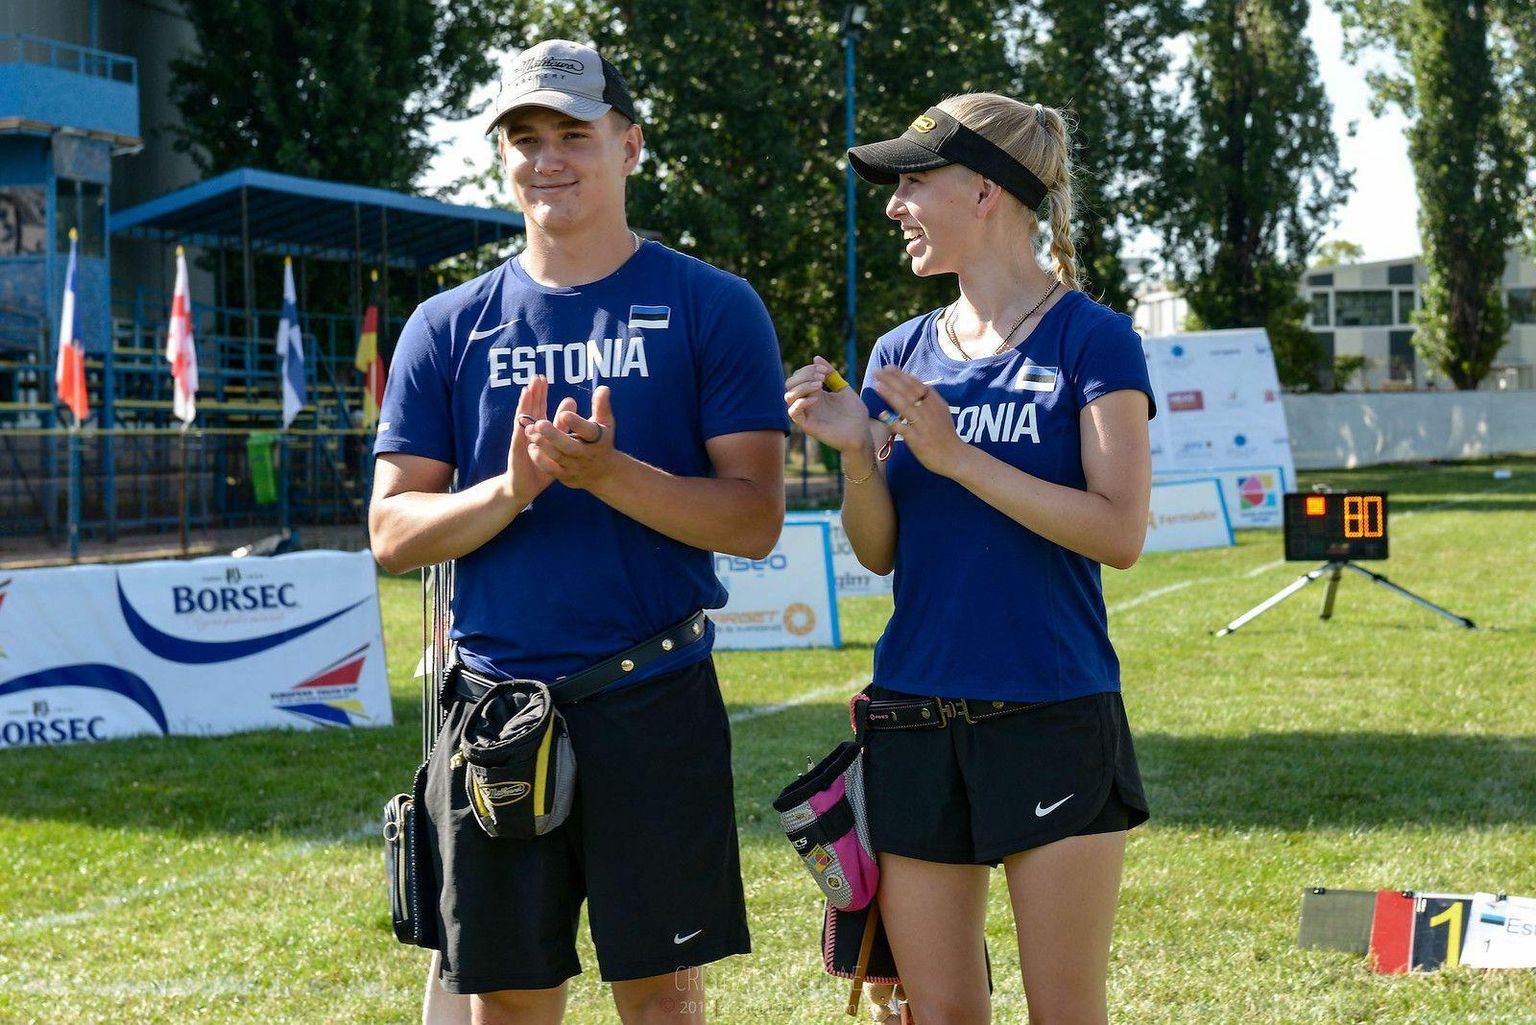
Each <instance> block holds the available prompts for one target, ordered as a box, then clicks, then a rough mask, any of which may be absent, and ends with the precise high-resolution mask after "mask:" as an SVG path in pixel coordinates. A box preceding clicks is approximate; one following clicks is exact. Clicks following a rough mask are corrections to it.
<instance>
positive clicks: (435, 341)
mask: <svg viewBox="0 0 1536 1025" xmlns="http://www.w3.org/2000/svg"><path fill="white" fill-rule="evenodd" d="M491 130H492V131H494V132H495V133H496V138H497V146H498V152H499V153H500V155H501V158H502V161H503V164H504V168H505V171H506V174H507V178H508V181H509V183H510V184H511V188H512V193H513V197H514V199H515V201H516V203H517V205H518V207H519V208H521V210H522V211H523V213H524V215H525V217H526V218H527V247H526V248H525V249H524V250H523V252H522V253H521V254H520V255H519V256H518V257H516V258H514V259H511V260H508V261H507V262H506V263H504V264H502V265H501V266H500V267H498V268H496V269H495V270H493V271H491V272H490V273H488V274H484V275H482V276H480V277H478V278H475V279H474V280H472V281H470V282H467V283H466V284H464V285H461V286H459V287H458V288H455V289H452V290H450V291H447V292H444V293H442V294H440V295H437V296H435V297H433V298H432V299H429V300H428V301H427V302H425V303H423V304H422V305H421V306H420V307H419V308H418V309H417V310H416V312H415V313H414V314H413V315H412V317H411V319H410V321H409V323H408V324H407V325H406V327H405V329H404V331H403V332H402V334H401V337H400V341H399V344H398V347H397V349H396V352H395V355H394V359H393V362H392V364H391V368H390V375H389V382H388V386H387V388H386V392H385V397H384V403H383V407H382V410H381V413H380V422H379V430H378V439H377V441H376V443H375V446H374V448H375V452H376V453H377V456H378V463H377V469H376V471H375V483H374V496H373V505H372V508H371V510H370V515H369V526H370V530H371V534H372V544H373V551H374V554H375V556H376V557H377V559H378V561H379V563H380V564H381V565H382V566H383V567H384V568H386V569H388V570H390V571H392V572H404V571H406V570H409V569H412V568H416V567H419V566H424V565H429V564H432V563H436V562H442V561H446V560H449V559H456V560H457V590H456V593H455V595H454V600H453V619H454V631H453V638H454V640H455V641H456V642H457V645H458V651H459V657H460V659H461V661H462V663H463V666H464V668H465V669H466V670H468V671H469V672H468V674H467V675H469V676H470V677H478V678H480V679H481V680H495V679H505V678H533V679H538V680H542V681H544V682H546V683H549V684H551V685H552V687H553V689H554V692H555V696H556V702H557V704H560V705H561V712H562V714H563V715H564V718H565V721H566V725H567V728H568V730H569V732H570V737H571V743H572V745H573V747H574V749H575V753H576V762H577V773H576V782H577V793H576V797H575V803H574V806H573V808H572V811H571V814H570V817H569V819H568V820H567V821H566V823H565V824H564V825H562V826H560V827H559V828H558V829H555V830H554V831H553V832H551V833H549V834H547V835H544V836H539V837H536V838H535V839H533V840H526V841H525V840H511V839H507V838H491V837H488V836H486V835H485V834H484V833H483V832H481V831H480V830H479V827H478V826H477V825H476V823H475V820H474V818H473V816H472V814H470V813H469V811H468V807H467V798H466V795H465V784H464V780H463V779H462V775H463V772H464V768H463V765H462V763H461V764H460V765H458V766H454V765H453V764H452V762H453V759H452V758H451V754H452V751H453V750H454V749H455V748H456V746H457V745H456V744H455V743H454V738H455V737H456V731H457V730H458V729H459V727H460V726H461V725H462V723H463V721H464V717H465V715H466V713H467V711H468V708H469V706H470V705H471V704H472V703H473V702H472V701H469V700H467V699H466V697H465V691H464V690H463V689H462V684H457V685H456V684H455V682H454V681H453V680H452V679H451V680H450V681H449V684H448V686H447V687H445V691H446V694H447V696H448V698H449V699H450V702H451V703H450V704H449V705H448V712H447V718H446V722H445V723H444V724H443V729H442V732H441V733H440V734H439V742H438V744H437V745H436V747H435V749H434V752H433V756H432V759H431V760H430V764H429V766H428V770H427V775H426V784H425V794H424V797H425V800H424V805H425V807H426V809H427V816H428V821H427V824H426V825H427V832H428V834H429V840H430V842H431V843H432V844H433V845H434V846H435V861H436V866H437V869H438V873H439V877H438V879H437V883H438V884H439V885H440V886H441V896H440V899H439V902H438V903H439V909H438V910H439V916H438V926H439V929H438V935H439V939H440V945H441V949H442V982H443V985H444V987H445V988H446V989H447V990H448V991H450V992H454V993H468V994H474V995H475V996H474V1001H475V1003H476V1005H477V1006H476V1008H475V1012H476V1015H477V1017H476V1019H475V1020H476V1021H477V1022H485V1023H488V1025H500V1023H505V1022H513V1021H515V1022H518V1023H519V1025H521V1023H526V1022H540V1023H542V1022H557V1021H559V1019H560V1017H561V1014H562V1012H563V1008H564V1003H565V989H566V980H567V979H569V978H570V977H571V976H572V975H575V974H578V973H579V972H580V971H581V967H580V964H579V962H578V961H577V958H576V951H575V937H576V923H577V918H578V915H579V911H580V907H581V903H582V901H583V899H584V898H586V899H589V900H590V904H589V909H588V913H589V917H590V921H591V926H592V935H593V940H594V942H595V944H596V947H597V953H598V961H599V964H600V967H601V969H602V976H603V978H604V979H605V980H607V981H610V982H612V983H613V984H614V986H613V992H614V1001H615V1004H616V1005H617V1007H618V1011H619V1015H620V1017H621V1018H622V1020H623V1021H624V1022H625V1025H637V1023H642V1022H651V1021H663V1020H665V1021H666V1022H668V1023H676V1022H686V1021H697V1022H702V1021H703V1020H704V1017H703V983H702V977H701V973H700V972H697V971H691V970H688V969H690V968H693V967H696V966H699V965H703V964H705V963H708V962H711V961H715V960H718V959H720V958H722V957H726V956H729V955H731V954H736V953H745V952H747V951H748V950H749V949H750V941H749V939H748V935H747V927H746V918H745V910H744V901H743V896H742V885H741V875H740V863H739V856H738V851H737V839H736V829H735V819H734V803H733V799H732V793H731V786H732V784H731V771H730V738H729V727H728V724H727V719H726V715H725V709H724V705H723V702H722V700H721V697H720V693H719V686H718V682H717V680H716V678H715V675H714V669H713V663H712V661H711V659H710V647H711V642H712V639H713V631H712V629H711V628H710V627H708V625H707V620H703V619H702V618H701V617H697V613H698V611H699V610H700V609H704V608H718V607H720V606H721V605H723V604H724V602H725V597H726V595H725V592H724V589H723V588H722V587H721V585H720V582H719V581H718V579H716V577H715V576H714V572H713V568H712V565H713V564H712V557H711V555H710V553H711V552H712V551H719V552H728V553H732V554H738V555H744V556H748V557H751V558H761V557H763V556H766V555H767V554H768V552H769V551H770V550H771V549H772V548H773V546H774V544H775V543H776V541H777V538H778V535H779V530H780V527H781V524H782V522H783V511H784V492H783V479H782V478H783V447H784V435H785V432H786V431H787V428H788V420H787V417H786V415H785V411H784V406H783V403H782V399H781V396H782V393H783V383H784V376H783V370H782V365H781V363H780V359H779V352H778V345H777V341H776V339H775V336H774V332H773V326H772V324H771V322H770V321H769V319H768V315H767V312H766V310H765V309H764V307H763V304H762V302H761V300H760V299H759V298H758V297H757V295H756V293H755V292H754V291H753V290H752V288H751V287H750V286H749V285H748V284H747V283H746V282H745V281H743V280H741V279H740V278H737V277H735V276H733V275H730V274H726V273H724V272H722V271H719V270H717V269H715V268H713V267H710V266H708V265H707V264H704V263H702V262H700V261H698V260H695V259H693V258H691V257H688V256H684V255H682V254H680V253H677V252H674V251H673V250H671V249H668V248H667V247H665V246H663V245H660V244H658V243H655V242H644V241H642V240H641V239H640V237H639V236H638V235H636V234H634V233H633V232H632V231H631V230H630V229H629V227H628V223H627V219H626V216H625V206H624V198H625V190H624V181H625V178H626V177H627V176H628V175H629V174H630V172H632V171H633V170H634V168H635V166H636V164H637V163H638V161H639V159H640V154H641V149H642V144H643V137H642V132H641V129H640V126H639V125H638V124H637V123H636V114H635V109H634V105H633V103H632V101H631V99H630V97H629V94H628V91H627V89H626V87H625V86H624V82H623V79H622V78H621V77H620V76H619V73H618V72H617V71H616V70H615V69H614V68H613V66H612V65H611V64H609V63H608V62H607V61H606V60H604V59H602V58H601V57H600V56H599V55H598V54H597V53H596V52H595V51H594V50H592V49H591V48H590V47H586V46H581V45H579V44H576V43H570V42H566V41H563V40H551V41H546V42H544V43H540V44H539V45H537V46H534V47H532V48H530V49H528V50H526V51H524V52H523V53H522V54H521V55H520V56H519V57H518V58H517V59H516V61H515V62H514V63H513V65H512V67H511V68H509V69H508V71H507V72H506V74H505V77H504V78H503V82H502V91H501V95H500V97H499V98H498V100H497V103H496V106H495V109H494V112H493V116H492V118H491ZM455 472H456V473H457V481H456V483H454V489H453V490H451V491H450V483H451V482H453V480H454V475H455ZM669 631H670V632H669ZM690 631H691V632H690ZM637 646H639V647H637ZM594 666H598V667H600V671H602V672H607V673H610V674H612V675H613V676H614V677H615V678H616V682H614V683H613V684H612V685H611V686H609V687H608V688H607V689H606V690H603V691H602V692H600V693H598V694H597V695H596V696H594V697H591V698H590V699H587V700H581V701H579V702H577V703H574V704H569V705H567V704H562V703H561V686H562V685H561V684H559V683H557V682H556V681H562V680H564V681H567V682H570V683H574V682H575V681H576V680H578V679H583V680H590V679H591V678H592V675H593V673H594V672H595V670H594V669H593V667H594ZM465 675H466V674H464V673H455V674H453V676H454V677H458V678H462V677H464V676H465ZM455 696H456V697H457V700H454V698H455Z"/></svg>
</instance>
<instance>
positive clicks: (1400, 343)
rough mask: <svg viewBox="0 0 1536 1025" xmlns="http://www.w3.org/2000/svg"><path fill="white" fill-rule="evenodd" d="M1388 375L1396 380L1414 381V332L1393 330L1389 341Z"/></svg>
mask: <svg viewBox="0 0 1536 1025" xmlns="http://www.w3.org/2000/svg"><path fill="white" fill-rule="evenodd" d="M1387 345H1388V348H1387V354H1388V355H1387V376H1388V377H1390V378H1391V379H1392V380H1394V381H1408V382H1409V383H1412V381H1413V332H1412V331H1393V332H1392V334H1391V335H1390V336H1389V337H1388V342H1387Z"/></svg>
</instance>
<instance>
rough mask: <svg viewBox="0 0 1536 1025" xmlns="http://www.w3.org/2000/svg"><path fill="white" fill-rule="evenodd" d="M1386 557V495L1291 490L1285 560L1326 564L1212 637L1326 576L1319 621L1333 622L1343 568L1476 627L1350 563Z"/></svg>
mask: <svg viewBox="0 0 1536 1025" xmlns="http://www.w3.org/2000/svg"><path fill="white" fill-rule="evenodd" d="M1386 557H1387V495H1386V492H1384V491H1354V492H1351V491H1329V490H1326V489H1322V488H1320V489H1319V490H1317V491H1315V492H1313V493H1311V494H1308V493H1305V492H1291V493H1289V494H1287V495H1286V496H1285V558H1286V561H1288V562H1306V561H1310V560H1312V559H1317V558H1321V559H1323V560H1325V561H1324V562H1323V564H1322V565H1321V566H1318V567H1317V568H1316V569H1313V570H1308V571H1307V572H1306V573H1303V574H1302V575H1301V576H1299V577H1297V578H1296V579H1295V580H1293V581H1291V582H1290V583H1289V584H1287V585H1286V586H1285V587H1282V588H1281V589H1280V590H1279V591H1277V592H1275V593H1274V594H1273V595H1271V596H1270V597H1268V598H1266V599H1264V600H1263V601H1262V602H1260V603H1259V604H1257V605H1255V606H1254V607H1253V608H1251V609H1249V610H1248V611H1247V612H1244V613H1243V614H1242V615H1241V616H1238V617H1237V618H1236V619H1234V620H1232V622H1230V623H1228V624H1227V625H1226V626H1224V627H1222V628H1221V629H1220V630H1217V631H1216V636H1217V637H1225V636H1227V635H1228V634H1230V633H1232V632H1233V631H1234V630H1236V629H1238V628H1239V627H1241V626H1243V625H1244V624H1246V623H1250V622H1252V621H1253V620H1254V619H1257V618H1258V617H1259V616H1261V615H1263V614H1264V613H1266V612H1268V611H1269V610H1270V609H1272V608H1274V607H1275V606H1276V605H1279V604H1280V603H1281V602H1283V601H1285V599H1287V598H1289V597H1291V595H1293V594H1296V593H1297V592H1298V591H1300V590H1301V589H1302V588H1304V587H1306V586H1307V585H1308V584H1310V583H1312V582H1313V581H1315V580H1321V579H1322V578H1323V577H1324V575H1326V576H1327V577H1328V587H1327V590H1326V591H1325V592H1324V593H1323V610H1322V612H1321V613H1319V615H1318V618H1319V619H1324V620H1327V619H1332V618H1333V600H1334V597H1335V596H1336V595H1337V594H1338V590H1339V580H1340V579H1341V578H1342V577H1343V576H1344V571H1345V570H1349V571H1350V572H1351V573H1359V574H1360V575H1361V576H1363V577H1365V578H1367V579H1368V580H1370V581H1372V582H1373V583H1377V584H1380V585H1381V586H1382V587H1385V588H1386V589H1387V590H1389V591H1391V592H1392V593H1393V594H1396V595H1398V596H1399V597H1402V598H1406V599H1408V600H1409V601H1411V602H1413V603H1414V604H1415V605H1419V606H1421V607H1423V608H1426V609H1428V610H1429V611H1431V612H1433V613H1434V614H1435V615H1437V616H1442V617H1444V618H1445V619H1449V620H1450V621H1451V622H1453V623H1455V624H1457V625H1458V626H1464V627H1466V628H1467V629H1468V630H1473V629H1476V624H1474V623H1473V622H1472V620H1470V619H1468V618H1466V617H1465V616H1458V615H1456V614H1455V613H1454V612H1449V611H1447V610H1445V609H1443V608H1441V607H1440V606H1438V605H1436V604H1435V603H1434V602H1432V601H1428V600H1426V599H1424V598H1421V597H1420V596H1419V595H1416V594H1414V593H1413V592H1412V591H1410V590H1408V589H1407V588H1406V587H1400V586H1398V585H1397V584H1394V583H1393V582H1392V581H1390V580H1388V579H1387V578H1386V577H1385V576H1383V575H1381V574H1380V573H1372V572H1371V571H1370V570H1368V569H1365V568H1364V567H1362V566H1356V565H1355V564H1354V560H1357V559H1385V558H1386Z"/></svg>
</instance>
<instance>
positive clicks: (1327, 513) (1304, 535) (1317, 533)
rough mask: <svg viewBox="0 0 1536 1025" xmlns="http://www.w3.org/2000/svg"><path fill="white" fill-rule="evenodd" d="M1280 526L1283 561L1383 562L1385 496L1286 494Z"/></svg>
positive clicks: (1371, 493) (1369, 493)
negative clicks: (1283, 537) (1366, 560)
mask: <svg viewBox="0 0 1536 1025" xmlns="http://www.w3.org/2000/svg"><path fill="white" fill-rule="evenodd" d="M1284 522H1285V557H1286V559H1287V560H1288V561H1292V562H1315V561H1317V560H1318V559H1323V560H1326V561H1329V562H1351V561H1357V560H1360V559H1385V558H1386V557H1387V493H1386V492H1385V491H1320V492H1305V491H1292V492H1288V493H1287V494H1286V496H1285V521H1284Z"/></svg>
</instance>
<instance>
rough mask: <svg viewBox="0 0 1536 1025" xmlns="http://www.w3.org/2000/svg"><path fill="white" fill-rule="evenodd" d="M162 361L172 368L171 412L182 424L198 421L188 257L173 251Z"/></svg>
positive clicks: (180, 252)
mask: <svg viewBox="0 0 1536 1025" xmlns="http://www.w3.org/2000/svg"><path fill="white" fill-rule="evenodd" d="M165 358H166V360H167V361H168V362H169V363H170V364H171V392H172V395H171V411H172V412H173V413H175V414H176V418H177V419H178V420H180V421H181V422H182V423H184V424H190V423H191V422H192V421H193V420H195V419H197V346H196V344H195V342H194V340H193V338H192V295H191V290H190V289H189V287H188V285H187V254H186V250H184V249H182V247H181V246H177V247H176V291H175V292H174V293H172V295H171V323H170V327H169V329H168V330H167V331H166V333H165Z"/></svg>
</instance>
